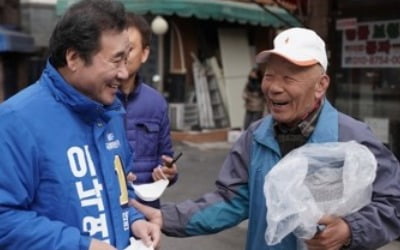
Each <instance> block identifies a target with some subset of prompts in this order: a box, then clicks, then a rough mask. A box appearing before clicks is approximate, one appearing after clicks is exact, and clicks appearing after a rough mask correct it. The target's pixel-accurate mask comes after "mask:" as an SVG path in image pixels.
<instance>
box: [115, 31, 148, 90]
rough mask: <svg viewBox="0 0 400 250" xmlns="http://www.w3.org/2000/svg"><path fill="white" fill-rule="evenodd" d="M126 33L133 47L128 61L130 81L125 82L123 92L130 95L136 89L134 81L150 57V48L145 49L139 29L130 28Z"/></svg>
mask: <svg viewBox="0 0 400 250" xmlns="http://www.w3.org/2000/svg"><path fill="white" fill-rule="evenodd" d="M126 32H127V35H128V37H129V43H130V46H131V49H130V51H129V56H128V59H127V68H128V72H129V79H128V80H126V81H124V82H123V86H122V91H123V92H124V93H125V94H129V93H130V92H131V91H132V89H133V88H134V84H135V81H134V79H135V76H136V74H137V72H138V71H139V68H140V66H141V65H142V64H143V63H144V62H146V60H147V58H148V56H149V52H150V48H149V47H148V46H145V47H143V46H144V45H143V43H142V35H141V33H140V32H139V30H138V29H137V28H135V27H133V26H132V27H129V28H128V29H127V30H126Z"/></svg>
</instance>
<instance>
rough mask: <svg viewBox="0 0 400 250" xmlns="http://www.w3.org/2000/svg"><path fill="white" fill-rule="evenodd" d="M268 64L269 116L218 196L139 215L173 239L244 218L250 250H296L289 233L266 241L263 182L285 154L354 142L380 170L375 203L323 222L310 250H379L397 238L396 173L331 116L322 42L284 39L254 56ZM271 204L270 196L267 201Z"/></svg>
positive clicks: (226, 170)
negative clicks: (307, 146)
mask: <svg viewBox="0 0 400 250" xmlns="http://www.w3.org/2000/svg"><path fill="white" fill-rule="evenodd" d="M257 61H258V62H259V63H265V64H266V70H265V75H264V78H263V82H262V90H263V93H264V95H265V98H266V102H267V106H268V108H269V112H270V114H269V115H268V116H266V117H265V118H263V119H262V120H260V121H258V122H255V123H253V124H252V125H251V126H250V127H249V129H247V130H246V131H245V132H244V133H243V134H242V136H241V137H240V138H239V139H238V141H237V142H236V143H235V144H234V145H233V147H232V149H231V151H230V153H229V155H228V156H227V158H226V159H225V162H224V164H223V166H222V169H221V172H220V174H219V176H218V180H217V181H216V190H215V191H214V192H212V193H208V194H205V195H204V196H203V197H201V198H200V199H198V200H195V201H191V200H188V201H184V202H181V203H178V204H164V205H162V207H161V210H153V209H150V208H144V207H142V206H141V205H140V204H136V205H137V207H138V208H140V209H141V210H143V212H144V213H145V214H146V215H147V216H149V217H151V219H153V220H154V221H157V220H158V222H159V223H160V224H162V229H163V232H164V233H166V234H168V235H170V236H177V237H186V236H194V235H202V234H211V233H216V232H219V231H221V230H224V229H226V228H229V227H232V226H234V225H236V224H238V223H239V222H241V221H243V220H245V219H249V226H248V232H247V243H246V249H247V250H263V249H284V250H292V249H293V250H294V249H296V248H297V243H296V238H295V236H294V235H293V234H290V235H289V236H287V237H285V238H284V239H283V240H282V241H281V242H280V243H279V244H277V245H274V246H268V245H267V244H266V242H265V240H264V234H265V230H266V228H267V226H268V225H267V223H266V220H265V217H266V213H267V207H266V205H265V204H266V202H265V197H264V193H263V186H264V178H265V175H266V174H267V173H268V172H269V171H270V170H271V169H272V168H273V167H274V166H275V164H276V163H277V162H278V161H279V160H280V159H281V158H282V157H283V156H285V155H286V154H287V153H288V152H290V151H291V150H293V149H295V148H298V147H300V146H302V145H304V144H306V143H311V142H312V143H323V142H336V141H341V142H344V141H350V140H354V141H357V142H359V143H361V144H363V145H365V146H367V147H368V148H369V149H370V150H371V152H372V153H373V154H374V155H375V157H376V159H377V162H378V167H377V173H376V179H375V182H374V184H373V195H372V201H371V203H370V204H369V205H367V206H365V207H363V208H362V209H361V210H359V211H358V212H355V213H352V214H349V215H347V216H345V217H343V218H340V217H336V216H334V215H325V216H323V217H322V219H321V220H320V221H319V223H320V224H323V225H325V230H324V231H323V232H320V233H317V234H316V235H315V236H314V237H313V238H312V239H310V240H307V241H306V244H307V247H308V249H341V248H348V249H377V248H378V247H380V246H382V245H384V244H386V243H388V242H390V241H392V240H394V239H396V238H398V237H399V235H400V168H399V162H398V161H397V159H396V158H395V157H394V156H393V154H392V153H391V152H390V151H389V150H388V149H387V148H386V147H385V146H384V145H383V144H382V143H381V142H380V141H379V140H378V139H377V138H376V137H375V136H374V135H373V134H372V132H371V130H370V129H369V128H368V126H367V125H365V124H364V123H362V122H360V121H357V120H355V119H353V118H351V117H349V116H347V115H345V114H343V113H341V112H339V111H338V110H336V109H335V108H334V107H333V106H332V105H331V104H330V103H329V101H328V100H327V99H326V97H325V94H326V91H327V88H328V86H329V77H328V75H327V74H326V70H327V66H328V62H327V56H326V51H325V43H324V41H323V40H322V39H321V38H320V37H319V36H318V35H317V34H316V33H315V32H314V31H311V30H309V29H304V28H291V29H288V30H285V31H283V32H281V33H280V34H279V35H278V36H277V37H276V38H275V40H274V49H272V50H268V51H263V52H261V53H260V54H258V55H257ZM267 198H268V197H267Z"/></svg>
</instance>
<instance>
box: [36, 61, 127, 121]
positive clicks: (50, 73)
mask: <svg viewBox="0 0 400 250" xmlns="http://www.w3.org/2000/svg"><path fill="white" fill-rule="evenodd" d="M40 80H41V82H43V84H44V85H45V86H46V87H47V88H49V89H50V91H51V92H52V94H53V95H54V98H55V99H56V100H57V101H58V102H61V103H63V104H65V105H66V106H68V107H70V108H71V109H72V110H73V111H74V112H76V113H78V114H79V115H80V116H81V117H82V119H84V120H86V121H88V122H93V121H97V120H98V119H101V120H104V121H108V120H110V119H111V117H112V116H114V115H115V114H118V113H121V112H123V111H122V109H121V103H120V101H119V100H118V98H115V100H114V102H113V104H111V105H107V106H104V105H102V104H101V103H98V102H96V101H94V100H92V99H90V98H89V97H87V96H85V95H83V94H82V93H81V92H79V91H78V90H76V89H75V88H74V87H72V86H71V84H69V83H68V82H66V81H65V79H64V78H63V77H62V75H61V74H60V73H59V72H58V71H57V70H56V69H55V68H54V67H53V65H51V63H50V62H49V61H47V64H46V67H45V70H44V72H43V74H42V76H41V79H40Z"/></svg>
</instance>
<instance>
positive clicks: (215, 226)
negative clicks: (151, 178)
mask: <svg viewBox="0 0 400 250" xmlns="http://www.w3.org/2000/svg"><path fill="white" fill-rule="evenodd" d="M250 133H251V132H245V133H244V134H243V135H242V136H241V137H240V138H239V139H238V141H237V142H236V143H235V144H234V146H233V148H232V149H231V151H230V153H229V155H228V156H227V158H226V159H225V161H224V163H223V166H222V169H221V171H220V174H219V176H218V179H217V181H216V190H215V191H214V192H211V193H207V194H205V195H203V196H202V197H201V198H199V199H197V200H195V201H193V200H187V201H184V202H181V203H178V204H168V203H167V204H163V205H162V206H161V212H162V219H163V222H162V231H163V232H164V233H165V234H167V235H169V236H176V237H185V236H193V235H203V234H211V233H216V232H219V231H221V230H224V229H226V228H229V227H232V226H235V225H237V224H238V223H240V222H241V221H243V220H244V219H246V218H248V203H249V191H248V183H247V182H248V165H249V151H250V145H251V134H250Z"/></svg>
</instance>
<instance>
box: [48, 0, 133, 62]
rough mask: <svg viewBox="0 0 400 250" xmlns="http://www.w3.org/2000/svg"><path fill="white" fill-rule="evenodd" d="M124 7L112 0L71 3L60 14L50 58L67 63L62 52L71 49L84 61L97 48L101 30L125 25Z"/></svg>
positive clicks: (85, 0) (120, 27) (98, 48)
mask: <svg viewBox="0 0 400 250" xmlns="http://www.w3.org/2000/svg"><path fill="white" fill-rule="evenodd" d="M125 15H126V13H125V8H124V6H123V4H122V3H121V2H119V1H115V0H81V1H79V2H77V3H75V4H73V5H72V6H71V7H70V8H69V9H68V10H67V11H66V12H65V14H64V15H63V16H62V17H61V19H60V20H59V22H58V23H57V25H56V27H55V28H54V30H53V33H52V35H51V37H50V42H49V56H50V62H51V63H52V64H53V66H54V67H56V68H59V67H63V66H65V65H66V64H67V61H66V58H65V55H66V52H67V50H68V49H74V50H76V51H77V52H78V54H79V56H80V57H81V58H82V59H83V61H84V62H85V64H91V62H92V56H93V55H94V54H95V53H97V52H98V51H99V50H100V49H101V48H100V37H101V34H102V32H104V31H108V30H115V31H119V32H122V31H123V30H124V29H125V28H126V20H125Z"/></svg>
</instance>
